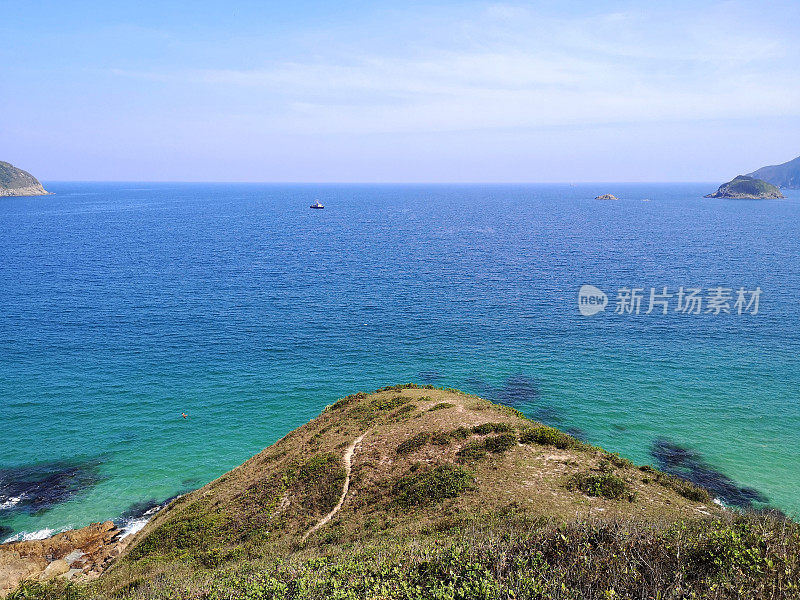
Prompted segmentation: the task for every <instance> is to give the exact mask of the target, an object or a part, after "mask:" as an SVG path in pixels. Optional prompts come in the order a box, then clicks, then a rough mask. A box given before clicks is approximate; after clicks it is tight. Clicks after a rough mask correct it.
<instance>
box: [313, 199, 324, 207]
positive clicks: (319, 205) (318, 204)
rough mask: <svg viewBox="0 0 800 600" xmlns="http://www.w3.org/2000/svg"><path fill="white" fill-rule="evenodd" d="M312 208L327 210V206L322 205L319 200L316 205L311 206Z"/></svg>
mask: <svg viewBox="0 0 800 600" xmlns="http://www.w3.org/2000/svg"><path fill="white" fill-rule="evenodd" d="M311 208H325V205H324V204H320V203H319V200H317V201H316V202H314V204H312V205H311Z"/></svg>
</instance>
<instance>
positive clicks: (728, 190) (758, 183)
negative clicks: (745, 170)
mask: <svg viewBox="0 0 800 600" xmlns="http://www.w3.org/2000/svg"><path fill="white" fill-rule="evenodd" d="M783 197H784V196H783V194H781V191H780V190H779V189H778V188H777V187H775V186H774V185H772V184H771V183H767V182H766V181H762V180H761V179H754V178H752V177H747V176H746V175H739V176H737V177H735V178H734V179H732V180H731V181H729V182H728V183H723V184H722V185H721V186H719V189H718V190H717V191H716V192H714V193H713V194H708V195H706V198H734V199H747V200H764V199H769V198H783Z"/></svg>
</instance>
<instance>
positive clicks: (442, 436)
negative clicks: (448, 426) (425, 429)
mask: <svg viewBox="0 0 800 600" xmlns="http://www.w3.org/2000/svg"><path fill="white" fill-rule="evenodd" d="M452 440H453V438H452V437H451V434H450V433H449V432H447V431H437V432H435V433H433V434H431V443H432V444H436V445H437V446H448V445H450V442H451V441H452Z"/></svg>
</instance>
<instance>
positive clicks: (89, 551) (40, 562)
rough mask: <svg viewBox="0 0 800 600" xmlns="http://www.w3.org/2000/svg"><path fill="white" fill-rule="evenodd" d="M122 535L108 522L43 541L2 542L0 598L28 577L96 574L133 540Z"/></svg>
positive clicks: (0, 545)
mask: <svg viewBox="0 0 800 600" xmlns="http://www.w3.org/2000/svg"><path fill="white" fill-rule="evenodd" d="M121 536H122V531H121V530H120V529H118V528H117V527H116V526H115V525H114V523H112V522H111V521H106V522H105V523H93V524H92V525H89V526H88V527H83V528H81V529H73V530H70V531H65V532H64V533H59V534H57V535H54V536H52V537H49V538H46V539H44V540H29V541H22V542H11V543H8V544H0V597H4V596H5V595H6V594H8V593H9V592H10V591H12V590H13V589H14V588H16V587H17V585H19V583H20V582H21V581H23V580H26V579H39V580H47V579H53V578H55V577H66V578H68V579H75V578H79V577H81V578H84V579H92V578H94V577H97V576H98V575H99V574H100V573H101V572H102V570H103V569H104V568H105V567H106V566H108V564H109V563H110V562H111V560H112V559H114V558H115V557H116V556H118V555H119V553H120V552H122V550H123V549H124V548H125V546H126V545H127V543H128V541H129V540H130V537H128V538H124V539H123V538H122V537H121ZM131 537H133V536H131Z"/></svg>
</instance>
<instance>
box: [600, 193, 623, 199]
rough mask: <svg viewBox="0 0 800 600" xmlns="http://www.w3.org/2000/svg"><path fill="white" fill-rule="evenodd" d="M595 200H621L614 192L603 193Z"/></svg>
mask: <svg viewBox="0 0 800 600" xmlns="http://www.w3.org/2000/svg"><path fill="white" fill-rule="evenodd" d="M595 200H619V198H617V197H616V196H615V195H614V194H603V195H602V196H595Z"/></svg>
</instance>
